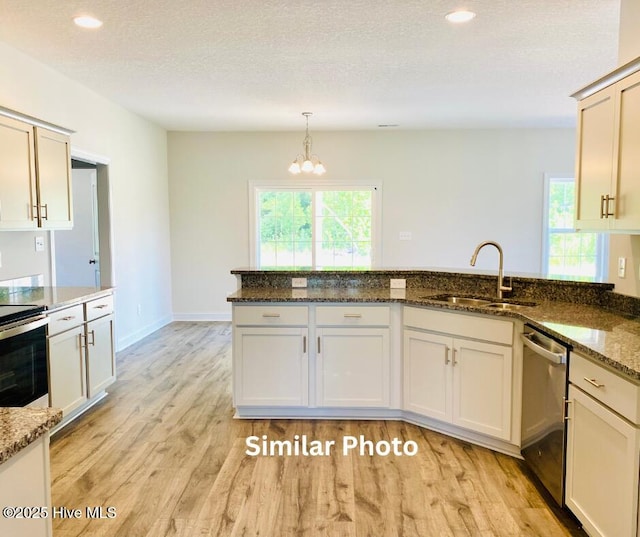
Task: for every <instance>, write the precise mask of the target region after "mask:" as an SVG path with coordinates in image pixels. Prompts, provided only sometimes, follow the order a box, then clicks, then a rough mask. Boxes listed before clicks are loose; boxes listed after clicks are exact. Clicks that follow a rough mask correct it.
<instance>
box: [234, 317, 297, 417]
mask: <svg viewBox="0 0 640 537" xmlns="http://www.w3.org/2000/svg"><path fill="white" fill-rule="evenodd" d="M233 337H234V339H233V347H234V350H233V356H234V358H233V360H234V363H233V368H234V370H233V375H234V386H235V391H234V396H235V404H236V405H239V406H243V405H246V406H258V405H265V406H306V405H307V404H308V400H309V395H308V394H309V368H308V359H307V357H308V344H307V343H308V341H307V329H306V328H276V327H274V328H259V327H258V328H248V327H247V328H244V327H243V328H236V329H235V331H234V336H233Z"/></svg>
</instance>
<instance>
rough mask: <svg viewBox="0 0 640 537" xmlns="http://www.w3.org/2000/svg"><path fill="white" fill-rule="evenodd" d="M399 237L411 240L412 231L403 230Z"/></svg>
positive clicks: (403, 239)
mask: <svg viewBox="0 0 640 537" xmlns="http://www.w3.org/2000/svg"><path fill="white" fill-rule="evenodd" d="M398 238H399V239H400V240H401V241H410V240H411V231H401V232H400V234H399V235H398Z"/></svg>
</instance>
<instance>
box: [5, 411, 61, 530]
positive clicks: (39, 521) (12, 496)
mask: <svg viewBox="0 0 640 537" xmlns="http://www.w3.org/2000/svg"><path fill="white" fill-rule="evenodd" d="M61 419H62V411H61V410H58V409H55V408H0V506H1V507H2V508H3V513H2V515H1V516H0V535H11V536H12V537H50V536H51V534H52V530H51V479H50V473H49V430H50V429H51V428H52V427H54V426H55V425H56V424H58V423H59V422H60V420H61ZM25 508H26V509H29V508H31V511H28V512H27V513H25V512H21V511H20V510H21V509H25ZM25 515H26V516H25Z"/></svg>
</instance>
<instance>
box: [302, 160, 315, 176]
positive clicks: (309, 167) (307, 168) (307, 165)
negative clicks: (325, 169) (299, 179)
mask: <svg viewBox="0 0 640 537" xmlns="http://www.w3.org/2000/svg"><path fill="white" fill-rule="evenodd" d="M302 171H303V172H305V173H309V172H312V171H313V162H311V161H310V160H308V159H307V160H305V161H304V162H303V163H302Z"/></svg>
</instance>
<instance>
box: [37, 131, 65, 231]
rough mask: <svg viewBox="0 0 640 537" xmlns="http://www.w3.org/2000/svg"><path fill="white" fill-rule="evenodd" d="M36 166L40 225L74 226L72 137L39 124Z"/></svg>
mask: <svg viewBox="0 0 640 537" xmlns="http://www.w3.org/2000/svg"><path fill="white" fill-rule="evenodd" d="M35 131H36V169H37V178H38V193H39V194H38V204H39V206H40V210H39V213H40V226H41V227H43V228H46V229H71V227H72V226H73V217H72V209H73V206H72V201H71V149H70V141H69V137H68V136H66V135H64V134H60V133H57V132H53V131H49V130H46V129H43V128H41V127H36V128H35Z"/></svg>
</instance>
